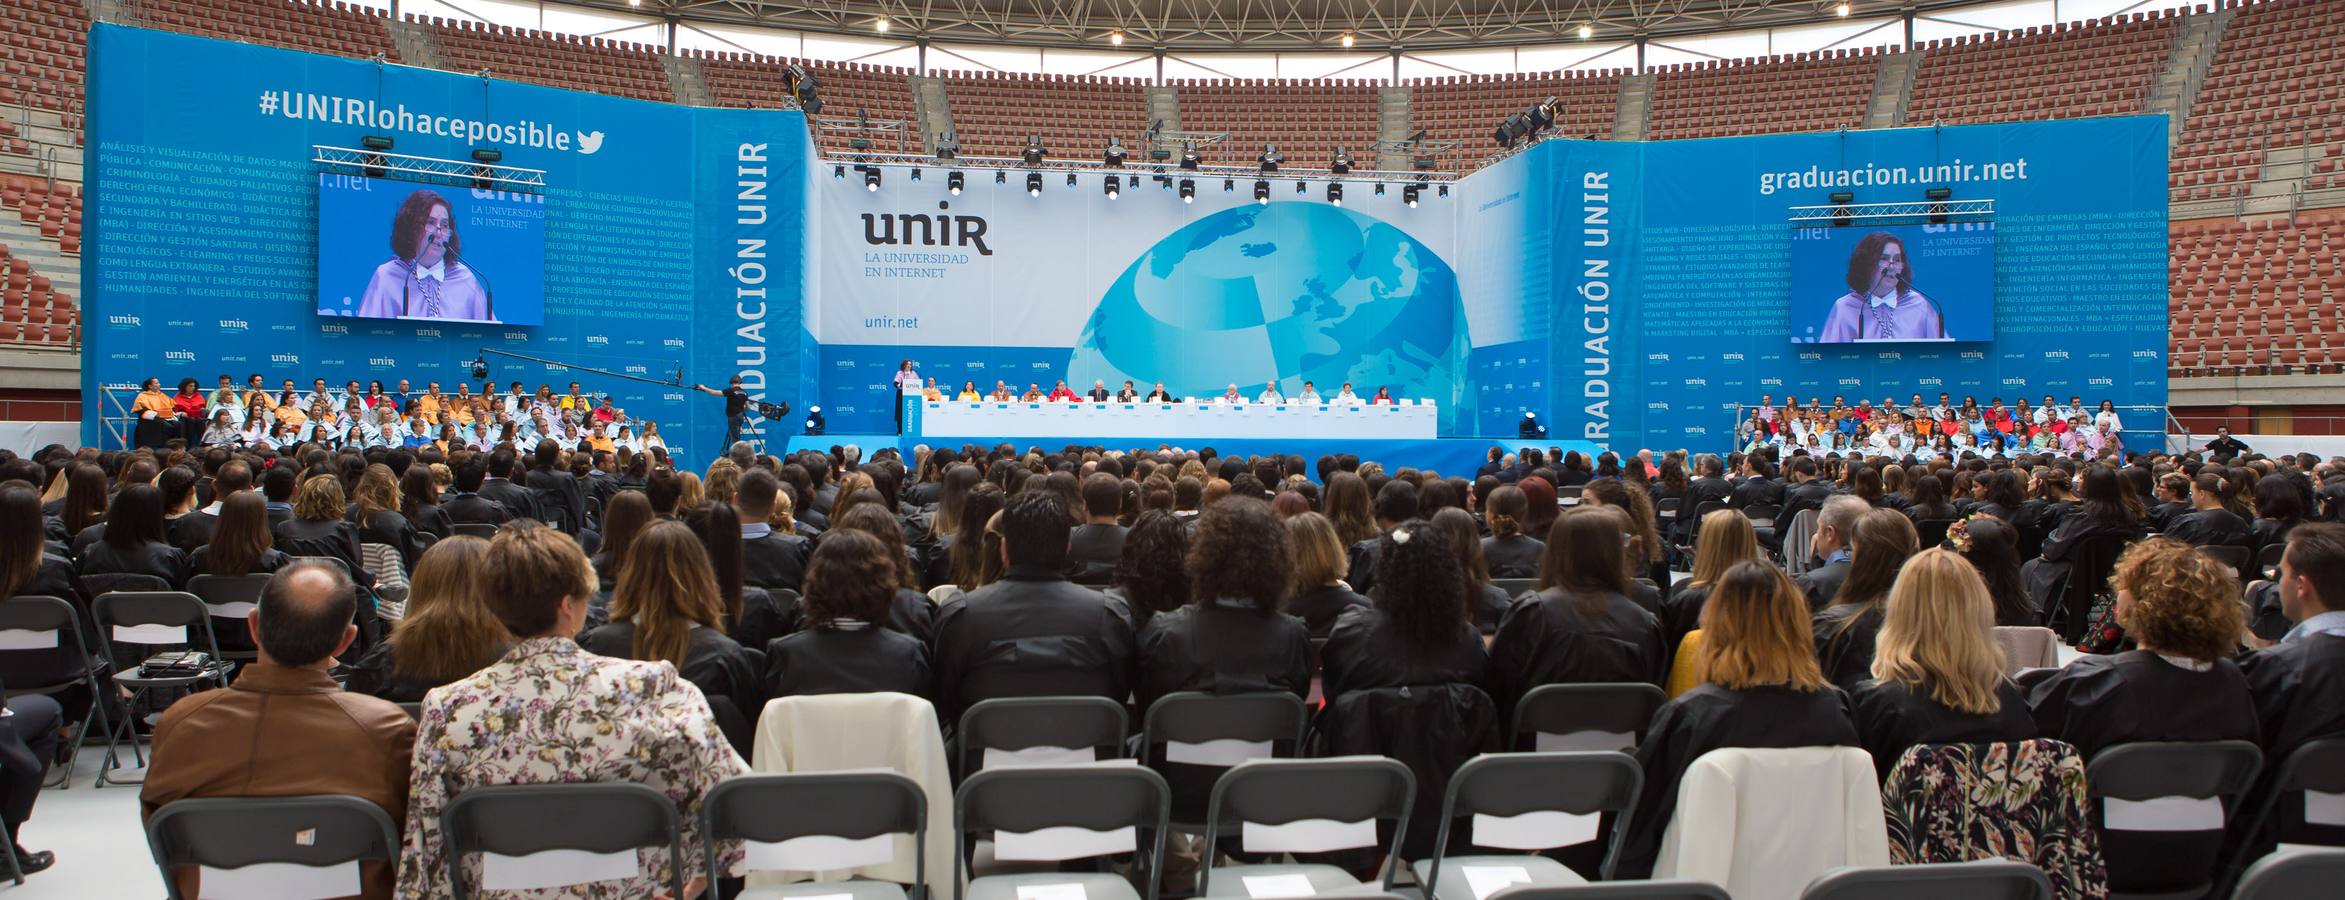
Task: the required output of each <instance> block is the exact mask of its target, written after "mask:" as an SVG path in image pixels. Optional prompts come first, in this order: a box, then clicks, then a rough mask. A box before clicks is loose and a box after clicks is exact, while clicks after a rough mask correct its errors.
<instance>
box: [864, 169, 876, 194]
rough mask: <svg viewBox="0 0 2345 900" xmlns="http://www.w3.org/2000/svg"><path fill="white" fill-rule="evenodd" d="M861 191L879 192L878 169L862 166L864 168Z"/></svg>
mask: <svg viewBox="0 0 2345 900" xmlns="http://www.w3.org/2000/svg"><path fill="white" fill-rule="evenodd" d="M863 189H864V190H867V191H876V190H879V167H878V166H864V167H863Z"/></svg>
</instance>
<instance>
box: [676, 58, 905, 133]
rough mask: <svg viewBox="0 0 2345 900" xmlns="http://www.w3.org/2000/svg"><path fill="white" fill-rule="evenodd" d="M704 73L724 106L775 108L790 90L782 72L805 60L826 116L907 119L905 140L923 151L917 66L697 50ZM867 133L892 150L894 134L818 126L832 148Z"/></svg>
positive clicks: (719, 102)
mask: <svg viewBox="0 0 2345 900" xmlns="http://www.w3.org/2000/svg"><path fill="white" fill-rule="evenodd" d="M693 55H696V56H698V57H699V59H700V68H701V74H702V75H704V76H705V77H706V78H707V81H708V89H709V92H710V93H712V94H714V95H716V99H717V103H718V104H719V105H721V106H748V107H757V108H762V109H774V108H778V107H780V106H781V105H782V102H783V100H784V99H786V97H787V94H788V92H787V91H786V89H785V88H784V87H783V85H782V79H783V75H784V74H785V73H787V72H788V71H789V68H790V65H791V64H792V63H797V64H799V65H803V66H805V67H806V68H807V70H808V71H810V72H812V73H813V74H814V80H815V81H816V82H817V83H818V84H820V85H821V96H822V101H823V108H822V117H823V118H825V119H834V120H840V121H852V120H854V118H855V111H856V110H858V109H860V110H863V111H864V113H865V114H867V116H868V117H869V118H870V119H871V120H872V121H874V122H889V121H897V122H903V123H904V126H905V128H906V135H905V141H906V143H907V145H908V147H909V149H910V150H911V151H912V152H919V151H920V150H921V148H922V145H921V143H920V134H921V130H920V123H919V122H918V121H917V119H916V118H915V117H914V116H913V115H912V86H911V85H912V82H911V79H912V70H910V69H901V68H896V67H893V66H873V65H865V64H862V63H819V62H813V61H810V60H790V59H776V58H774V57H770V56H752V55H750V54H746V53H698V54H693ZM858 137H863V138H864V139H866V140H869V141H870V142H871V149H873V150H878V151H883V152H893V151H894V150H895V149H896V147H895V145H894V143H893V141H894V137H895V136H894V135H893V134H890V133H885V132H878V131H874V132H872V133H870V134H868V135H858V134H856V133H854V132H847V131H835V130H834V131H817V132H816V134H815V140H816V142H817V143H818V144H820V145H821V146H822V148H823V149H824V150H826V151H830V152H843V151H846V150H849V149H852V142H853V141H854V140H855V139H856V138H858Z"/></svg>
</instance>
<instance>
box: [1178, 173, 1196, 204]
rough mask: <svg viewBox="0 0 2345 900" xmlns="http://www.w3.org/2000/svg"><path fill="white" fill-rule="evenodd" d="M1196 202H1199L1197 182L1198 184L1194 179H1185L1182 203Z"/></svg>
mask: <svg viewBox="0 0 2345 900" xmlns="http://www.w3.org/2000/svg"><path fill="white" fill-rule="evenodd" d="M1196 201H1197V182H1196V181H1195V180H1194V179H1189V178H1183V179H1181V202H1182V203H1194V202H1196Z"/></svg>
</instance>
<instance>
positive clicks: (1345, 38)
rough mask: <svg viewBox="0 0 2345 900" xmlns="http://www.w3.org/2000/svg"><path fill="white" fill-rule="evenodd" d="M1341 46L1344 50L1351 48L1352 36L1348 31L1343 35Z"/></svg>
mask: <svg viewBox="0 0 2345 900" xmlns="http://www.w3.org/2000/svg"><path fill="white" fill-rule="evenodd" d="M1343 48H1344V49H1346V50H1350V49H1352V36H1351V33H1350V32H1346V33H1345V34H1344V36H1343Z"/></svg>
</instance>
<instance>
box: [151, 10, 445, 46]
mask: <svg viewBox="0 0 2345 900" xmlns="http://www.w3.org/2000/svg"><path fill="white" fill-rule="evenodd" d="M256 5H257V4H253V3H240V2H235V0H140V2H139V4H138V15H139V21H140V22H142V23H144V24H146V25H149V26H152V27H155V28H167V29H170V30H172V31H183V32H186V33H188V34H200V35H205V36H207V37H216V38H225V39H227V40H231V41H245V42H247V43H254V44H269V45H271V46H277V47H287V48H291V49H294V50H307V51H309V52H311V53H331V54H334V55H336V56H371V55H374V54H377V53H380V54H382V55H383V56H384V57H385V58H387V59H391V60H394V61H396V60H398V58H399V49H398V48H397V47H394V46H392V44H391V33H390V32H389V31H387V30H385V29H384V21H383V15H382V14H381V13H379V12H376V11H374V10H370V9H365V8H362V7H356V6H345V5H343V4H341V3H339V2H329V3H272V4H269V5H268V7H267V8H266V9H265V10H256V9H255V8H254V7H255V6H256Z"/></svg>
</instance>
